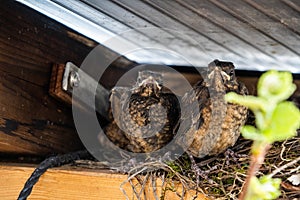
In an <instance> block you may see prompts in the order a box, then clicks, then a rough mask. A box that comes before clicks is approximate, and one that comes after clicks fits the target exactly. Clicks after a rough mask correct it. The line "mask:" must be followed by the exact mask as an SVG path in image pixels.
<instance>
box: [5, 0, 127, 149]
mask: <svg viewBox="0 0 300 200" xmlns="http://www.w3.org/2000/svg"><path fill="white" fill-rule="evenodd" d="M0 24H1V26H0V153H4V154H18V155H21V154H22V155H24V154H26V155H28V154H31V155H33V154H34V155H46V154H53V153H64V152H70V151H74V150H78V149H81V148H82V144H81V142H80V140H79V137H78V136H77V133H76V130H75V127H74V123H73V119H72V113H71V108H70V107H69V106H66V104H64V103H62V102H60V101H57V100H56V99H54V98H53V97H51V96H50V95H49V84H50V78H51V71H52V66H53V64H54V63H66V62H67V61H72V62H73V63H75V64H76V65H78V66H80V64H81V63H82V61H83V60H84V59H85V57H86V56H87V55H88V53H89V52H90V51H91V50H92V49H93V48H94V47H95V46H97V43H95V42H94V41H92V40H89V39H87V38H85V37H83V36H81V35H79V34H78V33H76V32H75V31H72V30H71V29H69V28H67V27H65V26H63V25H62V24H60V23H58V22H56V21H54V20H52V19H50V18H48V17H46V16H44V15H42V14H40V13H38V12H37V11H35V10H33V9H31V8H28V7H26V6H24V5H23V4H20V3H18V2H16V1H3V2H1V4H0ZM102 48H103V54H104V57H110V56H115V57H116V53H114V52H112V51H110V50H108V49H106V48H104V47H102ZM128 63H130V62H129V61H127V60H126V59H124V58H123V57H120V58H119V59H118V60H116V61H115V62H114V63H112V65H122V66H124V67H125V68H126V66H127V64H128ZM110 71H112V70H110ZM110 71H109V70H108V72H107V73H110V75H108V76H107V75H106V76H105V78H107V79H108V80H109V79H110V78H111V77H114V76H115V74H114V73H112V72H110ZM105 78H104V79H103V82H105V83H106V82H109V81H107V80H106V79H105ZM109 84H111V83H108V84H107V85H109Z"/></svg>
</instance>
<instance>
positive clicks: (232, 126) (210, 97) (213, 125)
mask: <svg viewBox="0 0 300 200" xmlns="http://www.w3.org/2000/svg"><path fill="white" fill-rule="evenodd" d="M228 92H236V93H238V94H241V95H246V94H248V90H247V88H246V86H245V85H244V84H243V83H241V82H238V81H237V78H236V76H235V71H234V65H233V63H231V62H222V61H219V60H214V61H213V62H211V63H210V64H209V66H208V68H207V73H206V76H205V77H204V79H203V80H201V81H199V82H198V83H196V84H195V85H194V87H193V90H192V91H190V92H188V93H186V94H185V95H184V96H183V98H182V102H183V105H185V106H186V107H187V108H186V110H189V112H187V114H184V113H183V117H187V118H189V120H186V121H187V123H186V124H185V126H186V133H185V137H186V138H185V142H186V144H187V145H188V151H189V152H190V153H191V154H192V155H193V156H195V157H199V158H201V157H204V156H207V155H215V154H219V153H222V152H224V151H225V150H226V149H227V148H228V147H231V146H233V145H234V144H235V142H236V141H237V139H238V137H239V136H240V128H241V126H243V125H244V123H245V122H246V119H247V114H248V110H247V108H246V107H244V106H240V105H236V104H231V103H227V102H225V100H224V95H225V94H226V93H228ZM192 95H194V96H193V97H194V98H191V96H192ZM195 102H196V103H197V105H198V108H197V109H190V108H189V105H192V104H193V103H195ZM184 115H186V116H184ZM187 115H188V116H187Z"/></svg>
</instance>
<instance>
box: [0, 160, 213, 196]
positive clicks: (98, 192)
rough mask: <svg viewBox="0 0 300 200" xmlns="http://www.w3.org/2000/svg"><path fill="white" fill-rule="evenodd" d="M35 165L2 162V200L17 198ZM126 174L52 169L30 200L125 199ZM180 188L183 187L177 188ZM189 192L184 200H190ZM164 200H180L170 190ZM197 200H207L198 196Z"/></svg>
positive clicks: (149, 191) (35, 188)
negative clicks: (121, 186) (121, 188)
mask: <svg viewBox="0 0 300 200" xmlns="http://www.w3.org/2000/svg"><path fill="white" fill-rule="evenodd" d="M33 170H34V166H32V165H31V166H30V165H27V166H26V165H20V164H18V165H16V164H7V163H2V164H1V163H0V180H1V181H0V196H1V199H2V200H10V199H16V198H17V197H18V194H19V192H20V191H21V189H22V187H23V185H24V183H25V181H26V180H27V178H28V177H29V176H30V174H31V173H32V171H33ZM126 179H127V176H126V175H122V174H115V173H111V172H110V173H109V172H107V171H104V170H91V169H89V170H88V169H82V168H81V169H79V168H74V167H61V168H56V169H49V170H48V171H47V172H46V173H45V174H44V175H42V177H41V178H40V180H39V181H38V183H37V184H36V185H35V187H34V188H33V190H32V193H31V195H30V197H29V199H65V200H68V199H70V200H71V199H90V200H92V199H95V200H96V199H97V200H101V199H103V200H104V199H120V200H121V199H122V200H123V199H126V197H125V195H124V194H123V193H122V191H121V190H120V185H121V184H122V183H123V182H124V180H126ZM160 185H161V180H158V181H157V194H160V192H161V187H160ZM175 187H177V188H180V185H178V186H175ZM123 189H124V190H125V191H126V194H127V195H128V196H129V198H130V199H132V197H133V193H132V188H131V186H130V184H129V183H126V184H125V185H124V186H123ZM145 191H147V193H146V199H150V200H151V199H155V197H154V195H153V193H152V192H151V191H152V189H151V188H150V187H149V188H146V190H145ZM193 194H194V193H192V192H189V193H187V195H186V198H185V199H191V198H192V195H193ZM165 199H180V198H179V197H178V196H177V195H176V194H175V193H174V192H171V191H167V192H166V197H165ZM197 199H200V200H201V199H202V200H204V199H208V198H206V197H205V196H204V195H201V194H198V198H197Z"/></svg>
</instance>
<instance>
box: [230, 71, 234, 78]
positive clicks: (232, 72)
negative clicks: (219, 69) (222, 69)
mask: <svg viewBox="0 0 300 200" xmlns="http://www.w3.org/2000/svg"><path fill="white" fill-rule="evenodd" d="M229 76H230V77H231V78H233V76H234V69H232V70H230V71H229Z"/></svg>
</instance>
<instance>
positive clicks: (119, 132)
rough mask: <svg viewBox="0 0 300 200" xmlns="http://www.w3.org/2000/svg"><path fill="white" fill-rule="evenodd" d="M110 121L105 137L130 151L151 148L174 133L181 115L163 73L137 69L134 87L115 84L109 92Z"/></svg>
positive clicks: (159, 146)
mask: <svg viewBox="0 0 300 200" xmlns="http://www.w3.org/2000/svg"><path fill="white" fill-rule="evenodd" d="M110 101H111V108H112V113H113V122H112V123H111V124H110V125H108V126H107V127H106V128H105V130H104V131H105V132H106V135H107V136H108V138H109V139H110V140H111V141H112V142H114V143H115V144H117V145H118V146H119V147H121V148H123V149H125V150H129V151H131V152H152V151H155V150H158V149H160V148H161V147H163V146H165V145H166V144H167V143H168V142H170V141H171V140H172V139H173V137H174V134H175V132H174V128H175V126H176V124H177V123H178V119H179V117H180V107H179V101H178V99H177V97H176V96H175V95H174V94H173V93H171V92H170V91H168V90H167V88H165V87H164V86H162V75H161V74H159V73H156V72H152V71H141V72H139V75H138V79H137V83H136V85H135V86H134V87H133V88H128V87H115V88H114V89H113V91H112V93H111V98H110Z"/></svg>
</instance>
